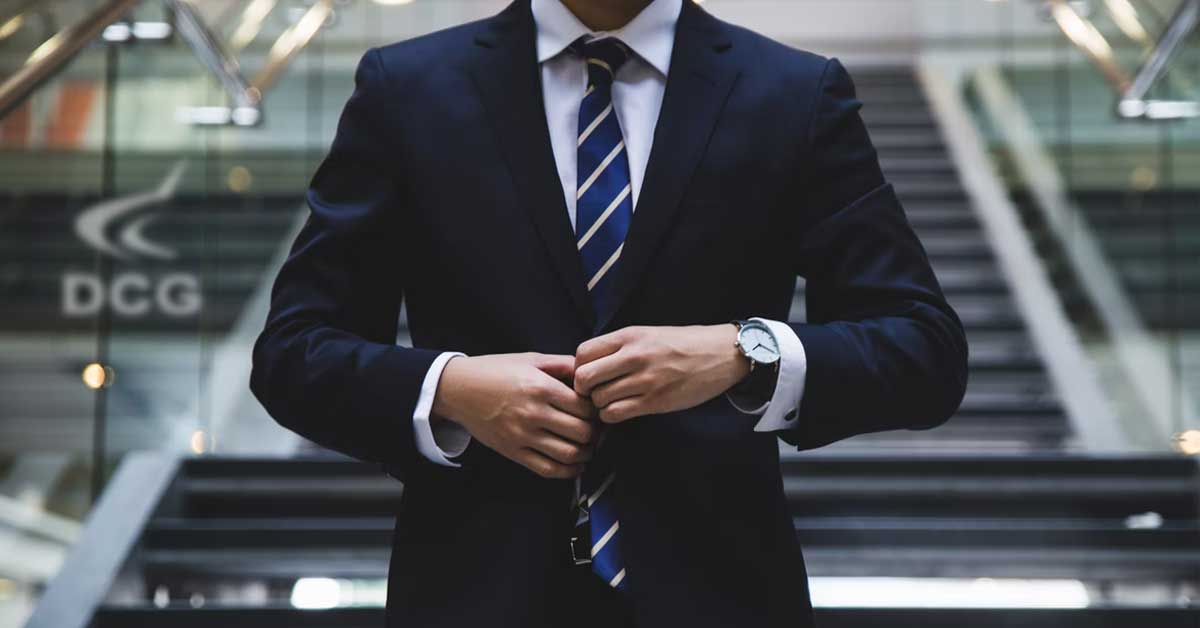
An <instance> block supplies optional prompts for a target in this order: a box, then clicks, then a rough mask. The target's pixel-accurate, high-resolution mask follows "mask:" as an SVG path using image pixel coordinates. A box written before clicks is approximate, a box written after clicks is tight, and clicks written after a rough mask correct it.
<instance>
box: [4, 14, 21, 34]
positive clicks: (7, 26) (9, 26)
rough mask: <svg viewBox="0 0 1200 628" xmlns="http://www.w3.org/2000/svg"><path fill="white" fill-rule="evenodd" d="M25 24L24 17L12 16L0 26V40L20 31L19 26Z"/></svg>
mask: <svg viewBox="0 0 1200 628" xmlns="http://www.w3.org/2000/svg"><path fill="white" fill-rule="evenodd" d="M24 23H25V16H24V15H14V16H12V17H11V18H9V20H8V21H7V22H5V23H4V24H0V39H7V38H8V37H10V36H11V35H12V34H13V33H15V32H17V31H19V30H21V25H22V24H24Z"/></svg>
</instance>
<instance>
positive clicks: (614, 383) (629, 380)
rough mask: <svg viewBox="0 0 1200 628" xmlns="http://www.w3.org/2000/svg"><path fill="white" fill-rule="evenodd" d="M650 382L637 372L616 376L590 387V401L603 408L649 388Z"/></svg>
mask: <svg viewBox="0 0 1200 628" xmlns="http://www.w3.org/2000/svg"><path fill="white" fill-rule="evenodd" d="M649 387H650V383H649V382H648V381H647V379H646V378H645V377H642V376H639V375H637V374H633V375H626V376H624V377H618V378H616V379H614V380H611V381H608V382H605V383H603V384H601V385H599V386H596V387H595V388H593V389H592V403H593V404H595V406H596V407H597V408H603V407H605V406H607V405H609V404H611V403H612V402H614V401H618V400H620V399H624V398H626V397H636V396H638V395H641V394H644V393H645V392H646V390H647V389H649Z"/></svg>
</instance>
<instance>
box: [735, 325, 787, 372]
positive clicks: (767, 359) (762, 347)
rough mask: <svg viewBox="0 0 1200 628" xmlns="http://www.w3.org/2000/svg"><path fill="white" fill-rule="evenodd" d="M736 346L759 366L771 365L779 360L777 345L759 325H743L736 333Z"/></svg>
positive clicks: (769, 333) (764, 328)
mask: <svg viewBox="0 0 1200 628" xmlns="http://www.w3.org/2000/svg"><path fill="white" fill-rule="evenodd" d="M738 345H739V346H741V348H742V352H743V353H745V354H746V355H747V356H748V357H749V358H750V359H751V360H754V361H755V362H758V363H759V364H773V363H774V362H775V361H777V360H778V359H779V343H777V342H776V341H775V336H772V335H771V332H770V330H768V329H767V327H766V326H765V325H763V324H761V323H755V322H750V323H747V324H746V325H743V326H742V329H741V331H740V332H739V333H738Z"/></svg>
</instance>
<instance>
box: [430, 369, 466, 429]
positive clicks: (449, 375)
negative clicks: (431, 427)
mask: <svg viewBox="0 0 1200 628" xmlns="http://www.w3.org/2000/svg"><path fill="white" fill-rule="evenodd" d="M467 359H468V358H467V357H466V356H459V355H456V356H453V357H451V358H450V359H449V360H447V361H446V366H445V368H443V369H442V377H441V379H439V380H438V386H437V391H436V392H434V395H433V409H432V411H431V412H430V415H429V421H430V424H435V423H437V422H438V421H450V422H451V423H458V424H460V425H461V424H462V423H461V421H460V420H459V419H458V417H459V416H460V415H459V411H458V408H457V407H456V406H455V403H454V396H455V395H454V393H455V391H457V390H459V385H458V381H459V378H460V377H461V375H462V368H463V367H464V366H465V364H464V361H465V360H467Z"/></svg>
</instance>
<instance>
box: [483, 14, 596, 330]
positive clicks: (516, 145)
mask: <svg viewBox="0 0 1200 628" xmlns="http://www.w3.org/2000/svg"><path fill="white" fill-rule="evenodd" d="M475 43H476V44H477V45H479V46H481V47H483V48H485V49H486V50H483V51H481V52H482V53H483V55H482V59H483V61H482V62H481V63H478V64H475V65H474V66H473V67H472V68H471V74H472V78H473V79H474V81H475V84H476V86H477V88H478V89H479V92H480V95H481V98H482V100H483V103H484V106H485V107H486V109H487V111H488V115H489V116H490V118H491V120H492V123H493V128H494V131H495V133H496V136H497V138H498V140H499V143H500V146H501V149H502V151H503V152H504V156H505V159H506V161H507V162H508V167H509V170H510V172H511V173H512V176H513V179H514V181H515V182H516V184H517V190H518V193H519V195H520V201H521V202H522V203H523V204H524V205H525V207H526V209H527V210H528V211H529V212H530V217H531V218H532V220H533V223H534V226H535V227H536V229H537V232H538V235H539V236H540V237H541V239H542V243H543V244H544V245H545V246H546V250H547V252H548V253H549V255H550V258H551V261H552V263H553V265H554V267H555V270H556V271H557V272H558V274H559V276H560V277H561V278H562V280H563V283H564V285H565V287H566V289H567V292H568V293H569V294H570V297H571V300H572V301H573V302H574V304H575V307H576V309H577V310H579V314H580V316H581V320H583V321H585V322H586V324H587V326H588V327H589V328H590V327H592V325H593V322H594V320H595V314H594V313H593V312H592V304H591V300H590V299H589V297H588V291H587V281H586V279H585V278H584V275H583V265H582V262H581V261H580V258H579V251H578V249H577V248H576V245H575V232H574V230H573V229H572V228H571V219H570V217H569V216H568V215H567V206H566V202H565V201H564V199H563V191H562V184H561V183H560V181H559V177H558V167H557V166H556V165H555V161H554V152H553V149H552V147H551V144H550V131H549V129H548V128H547V126H546V110H545V106H544V104H543V102H542V86H541V72H540V69H539V67H538V62H537V51H536V48H535V36H534V24H533V16H532V14H531V12H530V9H529V1H528V0H516V1H515V2H513V3H512V4H511V5H509V6H508V8H506V9H505V10H504V11H502V12H501V13H500V14H499V15H497V16H496V17H495V18H493V19H492V20H491V24H490V29H488V30H487V31H485V32H483V33H481V34H480V35H479V36H477V37H476V39H475Z"/></svg>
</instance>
